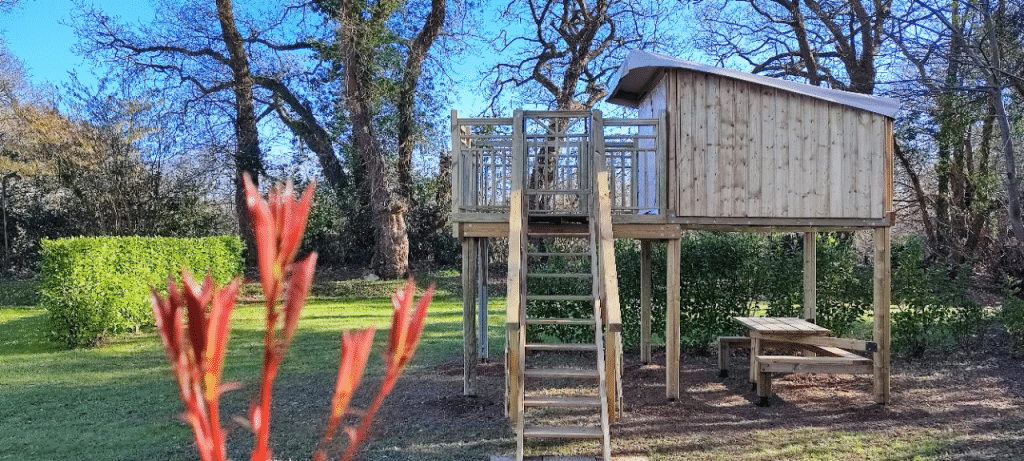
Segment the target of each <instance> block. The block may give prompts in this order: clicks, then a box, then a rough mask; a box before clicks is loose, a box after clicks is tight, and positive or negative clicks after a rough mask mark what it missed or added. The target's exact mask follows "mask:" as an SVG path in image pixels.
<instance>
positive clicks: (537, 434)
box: [523, 426, 604, 439]
mask: <svg viewBox="0 0 1024 461" xmlns="http://www.w3.org/2000/svg"><path fill="white" fill-rule="evenodd" d="M603 436H604V434H603V433H602V432H601V428H600V427H590V426H526V427H524V428H523V437H532V438H538V439H600V438H602V437H603Z"/></svg>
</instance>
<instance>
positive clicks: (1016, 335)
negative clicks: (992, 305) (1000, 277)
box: [999, 290, 1024, 357]
mask: <svg viewBox="0 0 1024 461" xmlns="http://www.w3.org/2000/svg"><path fill="white" fill-rule="evenodd" d="M999 320H1000V321H1002V323H1003V326H1004V327H1006V331H1007V333H1009V334H1010V352H1011V353H1013V355H1014V356H1015V357H1020V356H1022V355H1024V299H1021V298H1020V292H1019V291H1017V290H1008V291H1007V292H1006V295H1005V296H1004V297H1003V308H1002V310H1001V311H1000V312H999Z"/></svg>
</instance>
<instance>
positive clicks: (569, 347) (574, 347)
mask: <svg viewBox="0 0 1024 461" xmlns="http://www.w3.org/2000/svg"><path fill="white" fill-rule="evenodd" d="M526 350H528V351H582V352H587V351H596V350H597V345H596V344H593V343H586V344H571V343H527V344H526Z"/></svg>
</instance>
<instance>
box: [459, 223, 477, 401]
mask: <svg viewBox="0 0 1024 461" xmlns="http://www.w3.org/2000/svg"><path fill="white" fill-rule="evenodd" d="M474 240H475V239H471V238H467V239H462V367H463V375H462V394H463V395H476V362H477V356H476V352H477V351H476V305H475V304H476V275H477V274H476V262H477V261H476V242H475V241H474Z"/></svg>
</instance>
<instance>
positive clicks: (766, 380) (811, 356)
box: [720, 317, 877, 406]
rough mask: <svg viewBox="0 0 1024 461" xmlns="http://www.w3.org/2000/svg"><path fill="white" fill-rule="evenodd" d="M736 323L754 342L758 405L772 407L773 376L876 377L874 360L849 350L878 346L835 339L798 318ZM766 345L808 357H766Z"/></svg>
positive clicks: (753, 378)
mask: <svg viewBox="0 0 1024 461" xmlns="http://www.w3.org/2000/svg"><path fill="white" fill-rule="evenodd" d="M733 319H734V320H735V321H736V322H739V324H740V325H743V326H744V327H746V328H747V335H748V337H749V338H750V381H751V382H752V383H755V384H756V387H757V395H758V396H759V397H760V401H759V402H758V405H761V406H766V405H768V403H769V398H770V397H771V395H772V390H771V373H853V374H857V373H872V362H871V359H868V358H865V357H862V356H860V355H857V354H854V353H852V352H849V351H848V350H847V349H851V350H858V351H867V352H874V351H875V350H877V345H876V344H875V343H873V342H869V341H861V340H856V339H845V338H833V337H831V336H829V335H831V333H832V331H831V330H829V329H828V328H825V327H823V326H820V325H815V324H813V323H811V322H808V321H806V320H803V319H799V318H794V317H733ZM766 343H767V344H772V345H782V346H793V347H795V348H797V349H801V350H803V351H804V352H805V355H803V356H793V355H764V354H763V353H762V352H763V350H762V349H763V346H764V345H765V344H766ZM720 353H721V352H720ZM726 353H728V350H727V349H726Z"/></svg>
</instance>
